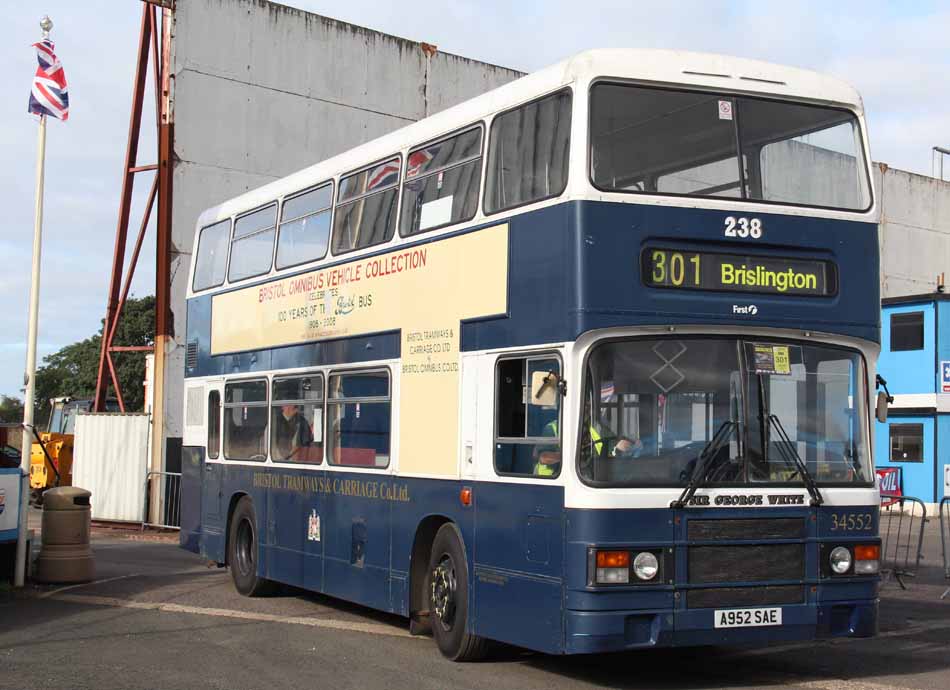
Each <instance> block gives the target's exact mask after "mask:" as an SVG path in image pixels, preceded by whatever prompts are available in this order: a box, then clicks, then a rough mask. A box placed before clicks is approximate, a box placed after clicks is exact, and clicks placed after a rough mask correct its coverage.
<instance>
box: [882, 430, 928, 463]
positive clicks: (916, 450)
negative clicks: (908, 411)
mask: <svg viewBox="0 0 950 690" xmlns="http://www.w3.org/2000/svg"><path fill="white" fill-rule="evenodd" d="M890 429H891V462H923V461H924V425H923V424H891V427H890Z"/></svg>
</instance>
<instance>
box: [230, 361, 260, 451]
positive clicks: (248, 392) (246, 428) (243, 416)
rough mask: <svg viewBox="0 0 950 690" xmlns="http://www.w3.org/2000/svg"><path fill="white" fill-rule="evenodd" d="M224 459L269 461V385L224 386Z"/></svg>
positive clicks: (258, 383)
mask: <svg viewBox="0 0 950 690" xmlns="http://www.w3.org/2000/svg"><path fill="white" fill-rule="evenodd" d="M224 458H225V459H226V460H256V461H259V462H263V461H265V460H267V381H266V380H263V379H262V380H253V381H235V382H234V383H228V384H225V386H224Z"/></svg>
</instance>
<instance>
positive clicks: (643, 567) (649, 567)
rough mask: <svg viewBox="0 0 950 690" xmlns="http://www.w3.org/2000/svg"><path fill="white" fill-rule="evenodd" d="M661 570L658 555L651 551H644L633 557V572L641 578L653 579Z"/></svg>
mask: <svg viewBox="0 0 950 690" xmlns="http://www.w3.org/2000/svg"><path fill="white" fill-rule="evenodd" d="M659 570H660V564H659V563H658V562H657V560H656V556H655V555H654V554H652V553H650V552H649V551H642V552H641V553H638V554H637V557H636V558H634V559H633V572H634V574H635V575H636V576H637V577H638V578H640V579H641V580H652V579H653V578H655V577H656V574H657V573H658V572H659Z"/></svg>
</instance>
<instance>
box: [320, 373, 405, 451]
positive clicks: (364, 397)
mask: <svg viewBox="0 0 950 690" xmlns="http://www.w3.org/2000/svg"><path fill="white" fill-rule="evenodd" d="M327 397H328V399H327V435H328V450H329V453H328V458H329V462H330V464H332V465H342V466H346V467H375V468H379V469H382V468H385V467H388V466H389V454H390V438H391V433H392V401H391V398H390V391H389V372H388V371H361V372H355V373H352V374H333V375H331V376H330V383H329V386H328V396H327Z"/></svg>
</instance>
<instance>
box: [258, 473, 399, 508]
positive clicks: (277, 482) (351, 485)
mask: <svg viewBox="0 0 950 690" xmlns="http://www.w3.org/2000/svg"><path fill="white" fill-rule="evenodd" d="M254 488H257V489H276V490H279V491H297V492H300V493H316V494H332V495H334V496H350V497H353V498H368V499H372V500H378V501H394V502H397V503H408V502H409V501H410V500H412V499H411V498H410V497H409V485H408V484H400V483H399V482H393V483H391V484H390V483H389V482H386V481H380V480H378V479H340V478H337V477H311V476H306V475H297V474H284V473H279V472H255V473H254Z"/></svg>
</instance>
